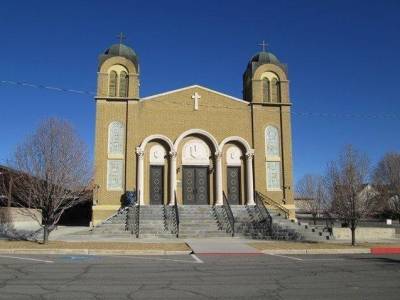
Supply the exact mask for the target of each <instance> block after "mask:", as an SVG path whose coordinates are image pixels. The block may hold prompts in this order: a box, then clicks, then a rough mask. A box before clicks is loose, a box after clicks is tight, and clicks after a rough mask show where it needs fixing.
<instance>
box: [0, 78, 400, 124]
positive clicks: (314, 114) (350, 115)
mask: <svg viewBox="0 0 400 300" xmlns="http://www.w3.org/2000/svg"><path fill="white" fill-rule="evenodd" d="M0 84H5V85H16V86H20V87H32V88H37V89H46V90H52V91H56V92H64V93H74V94H81V95H90V96H95V95H96V93H95V92H91V91H85V90H75V89H66V88H60V87H54V86H47V85H41V84H34V83H28V82H25V81H12V80H1V81H0ZM152 102H153V103H154V102H157V103H158V104H162V105H165V106H169V105H171V104H172V105H176V106H178V107H182V106H183V105H186V106H193V103H192V101H186V102H177V101H170V100H168V101H167V102H165V101H164V100H163V99H158V100H157V99H153V100H149V102H148V104H150V103H152ZM143 103H146V101H144V102H143ZM146 104H147V103H146ZM199 106H200V107H203V108H213V109H224V110H225V109H229V110H238V111H248V110H249V107H245V108H239V107H230V106H226V105H209V104H201V103H200V104H199ZM150 110H154V109H153V108H151V109H150ZM160 110H162V109H160ZM160 110H156V111H160ZM268 111H271V112H275V111H276V110H274V109H269V110H268ZM283 113H291V114H292V115H293V116H299V117H306V118H307V117H321V118H342V119H357V118H358V119H400V114H397V113H377V114H365V113H322V112H297V111H290V112H283Z"/></svg>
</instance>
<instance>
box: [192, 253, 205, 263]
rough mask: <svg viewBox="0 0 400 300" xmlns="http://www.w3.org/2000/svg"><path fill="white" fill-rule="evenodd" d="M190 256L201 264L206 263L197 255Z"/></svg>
mask: <svg viewBox="0 0 400 300" xmlns="http://www.w3.org/2000/svg"><path fill="white" fill-rule="evenodd" d="M190 256H191V257H192V258H193V259H194V260H195V261H197V262H198V263H199V264H204V261H202V260H201V259H200V258H198V257H197V255H195V254H190Z"/></svg>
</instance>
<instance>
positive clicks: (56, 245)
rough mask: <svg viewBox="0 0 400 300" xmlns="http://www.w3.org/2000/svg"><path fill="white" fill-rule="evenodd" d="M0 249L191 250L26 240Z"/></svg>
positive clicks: (170, 246) (179, 245)
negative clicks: (41, 242) (43, 242)
mask: <svg viewBox="0 0 400 300" xmlns="http://www.w3.org/2000/svg"><path fill="white" fill-rule="evenodd" d="M1 249H40V250H43V249H51V250H54V249H89V250H163V251H187V250H191V249H190V248H189V247H188V246H187V245H186V244H185V243H137V242H132V243H124V242H60V241H50V242H49V243H48V244H39V243H35V242H28V241H0V250H1Z"/></svg>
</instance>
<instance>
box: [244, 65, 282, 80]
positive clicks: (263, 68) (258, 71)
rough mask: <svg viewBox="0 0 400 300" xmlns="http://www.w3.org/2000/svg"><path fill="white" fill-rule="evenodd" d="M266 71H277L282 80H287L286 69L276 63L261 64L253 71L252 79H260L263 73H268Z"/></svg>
mask: <svg viewBox="0 0 400 300" xmlns="http://www.w3.org/2000/svg"><path fill="white" fill-rule="evenodd" d="M266 72H271V73H275V74H276V76H278V78H279V80H280V81H286V80H287V76H286V73H285V71H284V70H283V69H282V68H281V67H279V66H277V65H274V64H264V65H261V66H259V67H258V68H257V69H256V70H255V72H254V73H253V77H252V79H253V80H260V79H261V77H262V75H263V73H266Z"/></svg>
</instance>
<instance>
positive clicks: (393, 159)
mask: <svg viewBox="0 0 400 300" xmlns="http://www.w3.org/2000/svg"><path fill="white" fill-rule="evenodd" d="M373 182H374V185H375V188H376V189H377V190H378V192H379V194H380V195H379V200H380V201H379V202H380V203H381V204H382V205H381V206H383V209H386V210H388V211H389V212H390V214H391V215H392V216H393V217H395V218H396V217H397V218H399V220H400V153H395V152H390V153H386V154H385V156H384V157H383V158H382V159H381V160H380V161H379V163H378V165H377V166H376V168H375V170H374V174H373Z"/></svg>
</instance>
